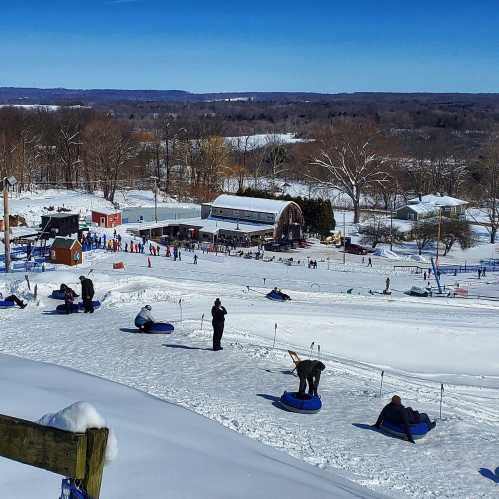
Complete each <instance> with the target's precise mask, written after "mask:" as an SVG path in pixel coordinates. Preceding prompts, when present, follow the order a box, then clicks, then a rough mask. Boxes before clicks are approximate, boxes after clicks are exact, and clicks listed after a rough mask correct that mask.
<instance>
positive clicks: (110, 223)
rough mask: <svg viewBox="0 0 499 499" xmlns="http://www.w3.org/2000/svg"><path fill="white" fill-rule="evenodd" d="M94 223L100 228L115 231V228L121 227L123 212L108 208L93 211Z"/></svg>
mask: <svg viewBox="0 0 499 499" xmlns="http://www.w3.org/2000/svg"><path fill="white" fill-rule="evenodd" d="M92 222H93V223H95V224H97V225H98V226H99V227H105V228H106V229H113V228H114V227H116V226H118V225H121V211H119V210H112V209H108V208H101V209H99V210H94V211H92Z"/></svg>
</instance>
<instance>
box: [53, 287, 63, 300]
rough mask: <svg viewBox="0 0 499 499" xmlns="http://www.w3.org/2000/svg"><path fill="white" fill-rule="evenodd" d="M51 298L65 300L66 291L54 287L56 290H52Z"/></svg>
mask: <svg viewBox="0 0 499 499" xmlns="http://www.w3.org/2000/svg"><path fill="white" fill-rule="evenodd" d="M50 298H53V299H54V300H64V291H61V290H60V289H54V291H52V294H51V295H50Z"/></svg>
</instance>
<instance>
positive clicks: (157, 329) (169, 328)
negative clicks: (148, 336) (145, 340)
mask: <svg viewBox="0 0 499 499" xmlns="http://www.w3.org/2000/svg"><path fill="white" fill-rule="evenodd" d="M174 330H175V328H174V327H173V324H170V323H168V322H155V323H154V325H153V326H152V327H151V328H150V329H149V331H148V333H155V334H170V333H173V331H174Z"/></svg>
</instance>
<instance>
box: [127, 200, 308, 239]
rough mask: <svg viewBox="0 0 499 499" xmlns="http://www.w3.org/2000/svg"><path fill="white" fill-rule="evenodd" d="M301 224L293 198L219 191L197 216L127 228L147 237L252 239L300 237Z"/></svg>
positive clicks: (302, 222) (300, 214)
mask: <svg viewBox="0 0 499 499" xmlns="http://www.w3.org/2000/svg"><path fill="white" fill-rule="evenodd" d="M303 225H304V218H303V213H302V211H301V208H300V207H299V206H298V205H297V204H296V203H295V202H293V201H278V200H276V199H261V198H250V197H244V196H232V195H227V194H222V195H220V196H218V197H217V198H216V199H215V200H214V201H213V202H212V203H206V204H203V205H202V207H201V218H190V219H180V220H179V219H177V220H165V221H162V222H158V223H149V224H141V225H138V226H137V227H134V228H132V230H131V231H132V232H133V233H136V234H140V235H141V236H145V237H148V238H151V239H160V238H161V237H165V236H168V237H169V238H171V239H195V240H198V241H208V242H223V241H231V242H238V243H242V242H249V243H251V242H253V243H254V242H258V241H261V240H263V239H264V238H272V239H276V240H282V239H285V240H291V241H294V240H298V239H301V238H302V237H303Z"/></svg>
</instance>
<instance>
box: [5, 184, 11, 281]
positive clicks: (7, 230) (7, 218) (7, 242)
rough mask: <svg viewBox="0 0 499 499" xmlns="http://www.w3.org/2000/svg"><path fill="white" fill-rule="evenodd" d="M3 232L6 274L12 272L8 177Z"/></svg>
mask: <svg viewBox="0 0 499 499" xmlns="http://www.w3.org/2000/svg"><path fill="white" fill-rule="evenodd" d="M3 230H4V246H5V272H9V270H10V214H9V190H8V184H7V177H6V178H4V179H3Z"/></svg>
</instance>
